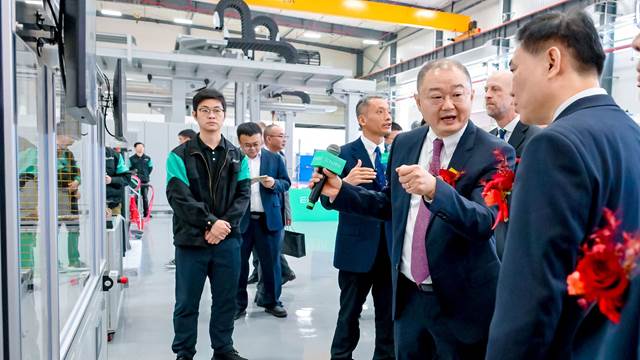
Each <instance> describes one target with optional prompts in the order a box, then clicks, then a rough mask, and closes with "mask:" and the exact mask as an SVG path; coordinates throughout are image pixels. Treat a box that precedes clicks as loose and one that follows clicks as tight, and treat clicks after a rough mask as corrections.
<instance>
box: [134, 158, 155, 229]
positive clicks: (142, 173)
mask: <svg viewBox="0 0 640 360" xmlns="http://www.w3.org/2000/svg"><path fill="white" fill-rule="evenodd" d="M129 169H131V171H134V170H135V173H136V175H137V176H138V178H140V194H141V195H142V209H143V210H144V212H143V214H144V217H147V216H148V215H149V181H150V176H151V172H152V171H153V162H151V157H149V155H147V154H142V156H138V154H133V155H132V156H130V157H129ZM136 200H137V199H136Z"/></svg>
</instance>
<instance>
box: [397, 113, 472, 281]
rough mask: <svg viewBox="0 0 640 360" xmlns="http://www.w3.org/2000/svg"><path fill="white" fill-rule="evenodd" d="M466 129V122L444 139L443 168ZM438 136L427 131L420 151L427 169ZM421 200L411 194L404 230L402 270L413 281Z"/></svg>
mask: <svg viewBox="0 0 640 360" xmlns="http://www.w3.org/2000/svg"><path fill="white" fill-rule="evenodd" d="M466 129H467V125H466V124H465V126H464V127H463V128H462V129H460V130H459V131H458V132H457V133H455V134H453V135H449V136H447V137H445V138H443V139H442V141H443V142H444V147H443V148H442V152H441V153H440V167H441V168H442V169H448V168H449V162H450V161H451V158H452V157H453V152H454V151H455V150H456V146H458V142H460V138H461V137H462V134H464V131H465V130H466ZM436 138H437V136H436V134H435V133H434V132H433V131H432V130H431V129H429V133H427V137H426V139H425V141H424V143H423V144H422V150H421V151H420V158H419V159H418V165H420V166H421V167H423V168H425V169H427V170H428V169H429V164H430V163H431V156H432V155H433V140H435V139H436ZM456 170H462V169H456ZM420 201H422V196H418V195H411V205H410V208H409V214H408V215H407V227H406V228H405V230H404V243H403V244H402V261H401V262H400V271H401V272H402V274H404V276H406V277H407V279H409V280H411V281H414V280H413V276H412V275H411V245H412V243H413V228H414V227H415V226H416V218H417V217H418V209H419V208H420ZM424 283H425V284H431V276H429V277H428V278H427V279H426V280H425V281H424Z"/></svg>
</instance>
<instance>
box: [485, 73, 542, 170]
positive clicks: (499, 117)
mask: <svg viewBox="0 0 640 360" xmlns="http://www.w3.org/2000/svg"><path fill="white" fill-rule="evenodd" d="M512 87H513V74H511V72H510V71H498V72H495V73H493V74H491V75H490V76H489V78H488V79H487V83H486V85H485V86H484V91H485V95H484V101H485V107H486V109H487V115H489V116H490V117H491V118H493V119H494V120H495V121H496V123H497V124H498V127H496V128H495V129H493V130H491V131H490V133H491V134H492V135H495V136H497V137H499V138H500V139H502V140H504V141H506V142H508V143H509V145H511V146H513V148H514V149H516V157H518V158H519V157H521V156H522V150H524V147H525V145H527V143H528V142H529V140H531V138H532V137H533V136H534V135H535V134H537V133H539V132H540V128H539V127H537V126H531V125H527V124H524V123H522V122H521V121H520V116H519V115H518V113H516V107H515V104H514V103H513V95H512V94H511V90H512Z"/></svg>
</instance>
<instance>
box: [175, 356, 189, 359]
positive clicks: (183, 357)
mask: <svg viewBox="0 0 640 360" xmlns="http://www.w3.org/2000/svg"><path fill="white" fill-rule="evenodd" d="M176 360H193V358H190V357H187V356H178V357H177V358H176Z"/></svg>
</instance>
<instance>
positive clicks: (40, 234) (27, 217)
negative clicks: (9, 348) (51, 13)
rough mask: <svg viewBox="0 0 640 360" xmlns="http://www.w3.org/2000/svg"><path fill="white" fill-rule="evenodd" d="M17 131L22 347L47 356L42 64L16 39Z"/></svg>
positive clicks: (27, 354)
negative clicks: (40, 104)
mask: <svg viewBox="0 0 640 360" xmlns="http://www.w3.org/2000/svg"><path fill="white" fill-rule="evenodd" d="M15 61H16V63H15V69H16V72H15V79H16V83H15V86H16V96H15V111H16V125H17V127H16V131H17V146H18V161H17V173H16V176H17V177H18V213H19V214H18V215H19V216H18V219H19V240H18V241H19V249H20V252H19V257H20V258H19V272H20V285H21V286H20V317H21V340H22V341H21V348H22V357H23V358H24V359H44V358H48V356H47V354H46V352H47V349H46V341H45V339H46V336H47V332H48V322H47V319H46V318H45V316H44V314H46V311H45V310H46V304H47V301H48V299H47V296H46V294H45V293H44V292H43V289H44V288H45V286H44V285H45V284H43V282H46V281H47V280H48V279H47V276H46V273H47V258H46V251H45V250H44V249H46V242H47V241H49V238H48V236H47V227H46V219H45V217H44V216H45V211H44V210H43V209H44V208H45V206H46V205H45V204H46V201H44V194H45V193H46V192H45V187H46V176H45V175H44V174H42V172H43V164H42V160H41V159H44V158H46V157H45V156H42V155H43V154H40V153H41V152H46V151H47V149H46V148H45V147H43V146H41V142H40V136H39V134H40V133H42V132H43V129H42V121H38V112H39V111H38V103H37V97H36V96H34V94H37V93H38V86H39V84H38V63H37V58H36V55H35V54H34V53H33V52H32V51H31V50H30V49H29V48H28V47H27V46H26V45H24V44H23V43H22V42H21V41H16V57H15ZM40 205H41V206H40Z"/></svg>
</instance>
